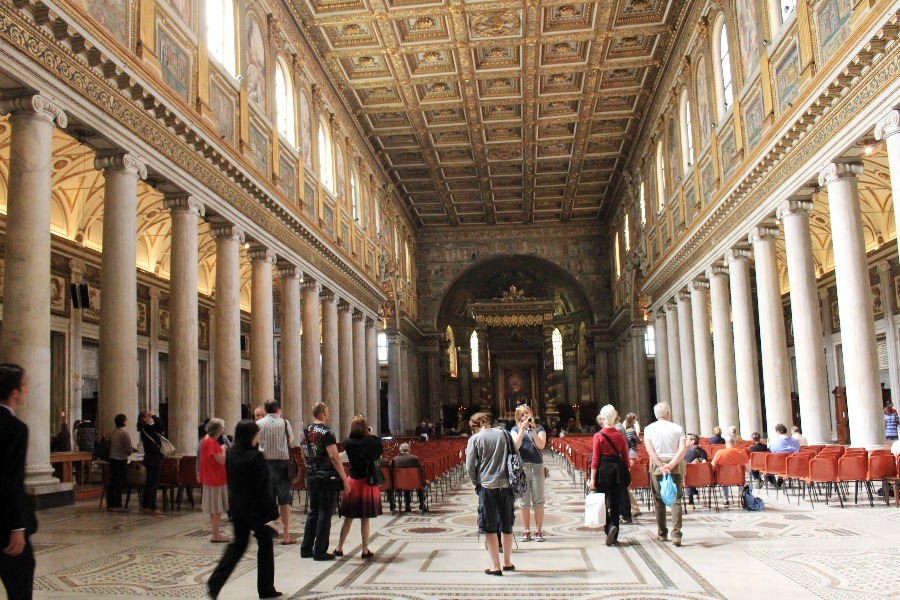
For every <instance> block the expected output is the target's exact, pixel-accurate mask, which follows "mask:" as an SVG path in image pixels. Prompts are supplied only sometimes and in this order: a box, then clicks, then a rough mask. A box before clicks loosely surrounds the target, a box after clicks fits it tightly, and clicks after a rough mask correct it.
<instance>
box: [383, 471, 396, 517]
mask: <svg viewBox="0 0 900 600" xmlns="http://www.w3.org/2000/svg"><path fill="white" fill-rule="evenodd" d="M381 476H382V477H383V478H384V482H383V483H382V484H381V486H380V487H381V493H382V494H386V495H387V498H388V504H389V505H390V507H391V513H392V514H393V512H394V507H395V504H394V478H393V476H392V475H391V468H390V467H389V466H388V465H382V466H381Z"/></svg>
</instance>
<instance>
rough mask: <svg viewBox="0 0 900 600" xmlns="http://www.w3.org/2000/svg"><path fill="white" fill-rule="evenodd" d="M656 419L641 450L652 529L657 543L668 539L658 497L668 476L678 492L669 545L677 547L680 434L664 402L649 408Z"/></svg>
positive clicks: (681, 462)
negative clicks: (652, 513)
mask: <svg viewBox="0 0 900 600" xmlns="http://www.w3.org/2000/svg"><path fill="white" fill-rule="evenodd" d="M653 414H654V415H656V418H657V419H658V420H657V421H656V422H655V423H651V424H650V425H647V427H646V428H645V429H644V446H645V447H646V448H647V454H649V455H650V491H651V493H652V494H653V502H654V507H655V509H656V525H657V535H658V536H659V541H661V542H665V541H667V540H668V539H669V529H668V527H667V525H666V504H665V503H664V502H663V500H662V496H661V495H660V489H659V488H660V482H661V481H662V478H663V476H665V475H671V476H672V481H674V482H675V486H676V488H677V489H678V493H677V494H676V497H675V504H673V505H672V543H673V544H675V545H676V546H681V497H682V496H683V494H684V473H685V466H684V453H685V442H684V430H683V429H682V428H681V426H680V425H676V424H675V423H673V422H672V410H671V409H670V408H669V405H668V404H667V403H665V402H660V403H659V404H657V405H656V406H654V407H653Z"/></svg>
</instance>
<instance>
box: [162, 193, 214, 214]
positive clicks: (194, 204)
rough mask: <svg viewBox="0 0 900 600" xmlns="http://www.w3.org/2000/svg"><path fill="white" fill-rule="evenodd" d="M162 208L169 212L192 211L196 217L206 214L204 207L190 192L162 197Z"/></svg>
mask: <svg viewBox="0 0 900 600" xmlns="http://www.w3.org/2000/svg"><path fill="white" fill-rule="evenodd" d="M163 208H165V209H166V210H168V211H170V212H173V213H174V212H187V213H190V212H192V213H194V216H196V217H203V216H205V215H206V207H205V206H203V203H202V202H200V200H198V199H197V197H196V196H192V195H190V194H172V195H167V196H165V198H163Z"/></svg>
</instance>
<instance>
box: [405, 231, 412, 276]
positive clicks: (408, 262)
mask: <svg viewBox="0 0 900 600" xmlns="http://www.w3.org/2000/svg"><path fill="white" fill-rule="evenodd" d="M403 255H404V258H405V260H406V283H409V282H410V281H412V259H411V258H410V254H409V242H406V241H404V242H403Z"/></svg>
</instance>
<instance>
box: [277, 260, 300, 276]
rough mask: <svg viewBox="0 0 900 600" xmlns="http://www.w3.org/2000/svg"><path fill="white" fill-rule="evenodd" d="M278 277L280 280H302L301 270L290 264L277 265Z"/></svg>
mask: <svg viewBox="0 0 900 600" xmlns="http://www.w3.org/2000/svg"><path fill="white" fill-rule="evenodd" d="M278 276H279V277H280V278H282V279H302V278H303V270H302V269H301V268H300V267H297V266H295V265H292V264H290V263H281V264H279V265H278Z"/></svg>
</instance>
